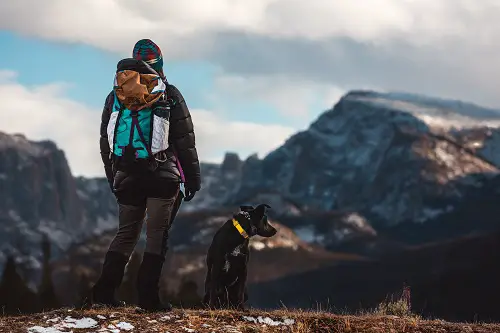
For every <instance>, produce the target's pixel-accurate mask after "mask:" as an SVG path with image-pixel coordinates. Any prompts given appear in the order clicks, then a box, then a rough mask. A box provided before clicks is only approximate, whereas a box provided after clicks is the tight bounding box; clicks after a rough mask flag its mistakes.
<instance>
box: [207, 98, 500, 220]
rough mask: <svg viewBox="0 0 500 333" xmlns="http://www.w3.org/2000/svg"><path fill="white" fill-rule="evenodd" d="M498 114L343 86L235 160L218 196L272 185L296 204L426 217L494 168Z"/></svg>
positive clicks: (223, 199) (232, 198)
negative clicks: (284, 135)
mask: <svg viewBox="0 0 500 333" xmlns="http://www.w3.org/2000/svg"><path fill="white" fill-rule="evenodd" d="M499 123H500V113H499V112H498V111H497V110H492V109H486V108H481V107H479V106H475V105H472V104H467V103H462V102H458V101H447V100H441V99H437V98H431V97H424V96H415V95H410V94H402V93H388V94H382V93H376V92H370V91H354V92H350V93H348V94H346V95H345V96H344V97H343V98H342V99H341V100H340V101H339V102H338V103H337V104H336V105H335V106H334V108H332V109H331V110H328V111H326V112H325V113H323V114H322V115H321V116H320V117H319V118H318V119H317V120H316V121H315V122H314V123H313V124H311V126H310V127H309V128H308V129H307V130H305V131H302V132H300V133H297V134H295V135H293V136H292V137H291V138H290V139H288V140H287V142H286V143H285V144H284V145H283V146H281V147H279V148H278V149H276V150H275V151H273V152H271V153H270V154H269V155H268V156H266V157H265V158H264V159H263V160H256V159H255V158H253V159H252V160H251V161H249V162H248V163H247V161H245V162H243V165H242V166H241V168H240V170H241V172H240V173H239V175H237V176H236V177H235V176H234V175H233V176H232V183H231V186H225V187H224V195H223V196H220V197H219V199H220V201H219V204H220V205H221V206H224V205H236V204H238V203H239V202H246V200H247V199H248V198H249V196H250V197H252V196H253V197H254V198H257V197H258V194H259V193H275V194H276V195H277V196H281V197H282V198H283V199H284V201H283V202H294V203H296V205H295V208H294V210H296V211H301V212H303V213H302V214H305V213H304V212H311V211H324V212H326V211H331V210H340V211H355V212H358V213H360V214H361V215H363V216H364V217H365V218H367V219H368V220H369V221H370V222H371V223H375V224H378V225H385V226H389V225H397V224H399V223H403V222H405V221H413V222H424V221H428V220H432V219H434V218H437V217H438V216H439V215H440V214H443V213H445V212H449V211H450V210H453V207H454V205H456V204H459V202H460V200H461V198H462V197H463V193H464V191H466V189H467V187H468V186H480V185H479V184H480V183H481V181H482V180H483V179H485V178H487V177H489V176H490V175H494V174H497V173H498V171H499V170H498V168H497V166H498V165H499V163H497V161H500V158H499V157H498V154H496V152H497V151H498V149H500V148H499V147H500V142H499V141H498V137H500V135H499V133H500V132H499V130H498V129H497V128H496V127H495V126H498V125H499ZM472 130H474V131H475V132H474V133H476V135H475V137H474V138H472V137H471V136H470V135H467V134H470V131H472ZM479 134H482V136H481V135H479ZM250 162H251V167H250V165H249V164H250ZM220 175H222V174H220ZM213 177H217V176H216V172H215V173H214V174H213ZM212 181H213V182H214V183H218V182H217V181H215V180H214V179H212ZM218 184H219V185H220V183H218ZM204 191H206V192H208V191H210V190H209V189H208V190H203V191H202V192H200V193H199V194H200V195H199V196H198V198H197V200H198V202H202V201H203V200H204V195H205V193H206V192H204ZM216 199H217V198H216V197H214V196H211V200H212V201H211V204H210V205H212V206H213V205H215V204H217V200H216ZM438 201H439V202H440V204H439V205H438V204H436V202H438ZM253 202H254V203H259V202H257V201H253ZM276 209H278V210H285V211H286V210H288V211H290V207H288V208H285V207H284V206H283V207H281V208H279V207H276Z"/></svg>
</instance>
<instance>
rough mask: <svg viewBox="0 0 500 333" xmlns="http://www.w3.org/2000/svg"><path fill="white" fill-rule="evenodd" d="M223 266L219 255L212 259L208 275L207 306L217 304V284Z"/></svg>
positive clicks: (214, 306) (218, 283)
mask: <svg viewBox="0 0 500 333" xmlns="http://www.w3.org/2000/svg"><path fill="white" fill-rule="evenodd" d="M223 267H224V260H221V259H220V258H219V257H217V259H215V260H214V262H213V265H212V268H211V270H210V277H209V282H208V306H209V307H210V308H211V309H213V308H216V307H217V305H218V303H219V302H218V301H219V300H218V297H219V289H220V288H219V285H220V283H221V276H222V269H223Z"/></svg>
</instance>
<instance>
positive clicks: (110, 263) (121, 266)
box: [91, 251, 128, 307]
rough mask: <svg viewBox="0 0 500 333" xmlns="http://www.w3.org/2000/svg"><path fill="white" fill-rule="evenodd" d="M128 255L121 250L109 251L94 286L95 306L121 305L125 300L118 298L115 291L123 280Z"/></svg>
mask: <svg viewBox="0 0 500 333" xmlns="http://www.w3.org/2000/svg"><path fill="white" fill-rule="evenodd" d="M127 262H128V257H127V256H125V255H124V254H122V253H119V252H113V251H108V252H107V253H106V257H105V259H104V264H103V265H102V272H101V276H100V277H99V279H98V280H97V282H96V284H95V285H94V287H93V288H92V292H91V304H92V306H93V307H101V306H105V307H121V306H125V302H121V301H118V300H116V298H115V291H116V289H118V287H119V286H120V284H121V283H122V280H123V275H124V271H125V266H126V265H127Z"/></svg>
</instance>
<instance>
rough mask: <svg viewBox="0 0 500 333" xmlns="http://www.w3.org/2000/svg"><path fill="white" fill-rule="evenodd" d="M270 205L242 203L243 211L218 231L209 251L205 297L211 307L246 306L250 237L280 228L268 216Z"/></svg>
mask: <svg viewBox="0 0 500 333" xmlns="http://www.w3.org/2000/svg"><path fill="white" fill-rule="evenodd" d="M266 208H271V206H269V205H266V204H262V205H259V206H257V207H256V208H254V207H253V206H240V209H241V211H240V212H238V213H237V214H236V215H234V216H233V219H231V220H228V221H227V222H226V223H225V224H224V225H223V226H222V227H221V228H220V229H219V230H218V231H217V233H216V234H215V236H214V238H213V240H212V244H211V245H210V248H209V249H208V254H207V266H208V271H207V276H206V279H205V297H204V299H203V302H204V303H205V304H206V305H208V306H209V307H210V308H236V309H239V310H244V308H245V307H244V303H245V302H246V301H247V300H248V295H247V291H246V280H247V265H248V259H249V257H250V249H249V246H248V244H249V241H250V237H252V236H255V235H259V236H262V237H272V236H274V235H275V234H276V232H277V231H276V229H275V228H274V227H273V226H272V225H271V224H269V222H268V220H267V215H266Z"/></svg>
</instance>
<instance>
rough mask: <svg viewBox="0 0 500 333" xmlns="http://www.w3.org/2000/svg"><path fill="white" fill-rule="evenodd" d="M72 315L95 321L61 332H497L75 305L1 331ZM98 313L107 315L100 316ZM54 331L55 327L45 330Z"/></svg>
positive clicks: (377, 318)
mask: <svg viewBox="0 0 500 333" xmlns="http://www.w3.org/2000/svg"><path fill="white" fill-rule="evenodd" d="M68 316H71V317H72V318H75V319H80V318H84V317H86V318H92V319H94V320H95V321H96V322H97V325H96V326H94V327H92V328H87V329H76V328H72V329H71V328H67V329H61V331H66V332H70V331H71V330H72V331H73V332H75V333H76V332H111V330H109V329H107V328H108V326H109V325H116V324H117V323H119V322H126V323H129V324H131V325H133V326H134V328H133V329H132V330H129V331H126V330H123V329H122V330H121V331H120V332H161V333H165V332H171V333H174V332H193V333H194V332H196V333H201V332H208V333H210V332H226V333H238V332H240V333H247V332H293V333H305V332H314V333H316V332H335V333H340V332H363V333H364V332H366V333H368V332H370V333H371V332H373V333H375V332H380V333H386V332H390V333H410V332H415V333H416V332H420V333H430V332H454V333H459V332H467V333H470V332H500V325H497V324H460V323H447V322H443V321H427V320H421V319H419V318H417V317H411V316H405V317H398V316H387V315H376V314H366V315H358V316H349V315H334V314H329V313H321V312H305V311H292V310H278V311H271V312H264V311H260V310H252V311H249V312H247V313H241V312H236V311H195V310H174V311H173V312H171V313H156V314H137V313H135V312H134V310H133V309H132V308H125V309H120V310H119V311H117V310H116V309H91V310H76V309H62V310H57V311H53V312H46V313H40V314H35V315H20V316H2V317H0V332H37V331H29V330H28V328H30V327H33V326H41V327H51V326H52V327H53V326H54V325H55V324H54V322H50V321H48V320H50V319H52V318H60V319H64V318H66V317H68ZM98 316H100V318H103V317H101V316H104V317H106V318H105V319H99V317H98ZM243 316H251V317H252V318H255V319H258V317H259V316H261V318H266V317H269V318H271V319H273V320H275V321H279V322H284V319H285V318H288V319H293V323H292V324H290V323H288V324H289V325H279V326H272V325H269V324H263V323H254V322H251V321H248V320H245V319H244V318H243ZM46 332H47V333H48V332H50V333H56V332H57V331H46Z"/></svg>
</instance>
